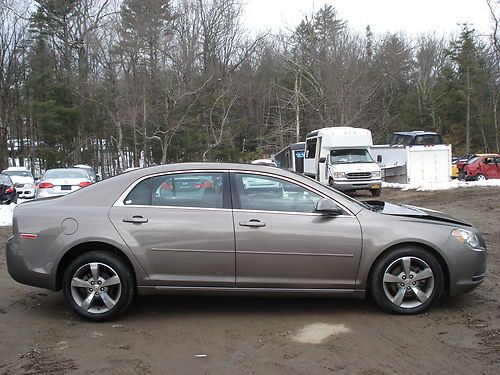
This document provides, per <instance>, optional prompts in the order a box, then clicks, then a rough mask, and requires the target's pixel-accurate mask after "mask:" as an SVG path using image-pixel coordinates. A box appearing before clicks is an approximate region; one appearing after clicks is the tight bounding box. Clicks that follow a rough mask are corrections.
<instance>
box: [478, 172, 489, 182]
mask: <svg viewBox="0 0 500 375" xmlns="http://www.w3.org/2000/svg"><path fill="white" fill-rule="evenodd" d="M487 179H488V177H486V176H485V175H484V174H482V173H479V174H478V175H476V181H485V180H487Z"/></svg>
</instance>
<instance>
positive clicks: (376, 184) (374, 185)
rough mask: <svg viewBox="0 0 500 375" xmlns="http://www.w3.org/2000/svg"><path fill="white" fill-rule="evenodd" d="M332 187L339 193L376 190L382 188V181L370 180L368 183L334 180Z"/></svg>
mask: <svg viewBox="0 0 500 375" xmlns="http://www.w3.org/2000/svg"><path fill="white" fill-rule="evenodd" d="M333 187H334V188H335V189H337V190H341V191H349V190H376V189H381V188H382V181H381V180H370V181H354V180H334V181H333Z"/></svg>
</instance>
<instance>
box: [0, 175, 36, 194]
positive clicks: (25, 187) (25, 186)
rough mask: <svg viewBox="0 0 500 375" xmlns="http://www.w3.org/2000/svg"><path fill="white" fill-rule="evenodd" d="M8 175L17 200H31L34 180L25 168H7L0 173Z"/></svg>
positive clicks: (33, 191)
mask: <svg viewBox="0 0 500 375" xmlns="http://www.w3.org/2000/svg"><path fill="white" fill-rule="evenodd" d="M2 173H3V174H6V175H8V176H9V177H10V178H11V180H12V182H13V183H14V187H15V188H16V191H17V195H18V197H19V198H33V197H34V196H35V179H34V178H33V175H32V174H31V172H30V170H29V169H27V168H26V167H9V168H7V169H5V170H3V171H2Z"/></svg>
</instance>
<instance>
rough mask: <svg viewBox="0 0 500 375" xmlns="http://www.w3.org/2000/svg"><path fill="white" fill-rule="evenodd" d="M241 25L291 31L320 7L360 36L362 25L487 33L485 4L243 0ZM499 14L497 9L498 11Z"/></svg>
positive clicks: (480, 0)
mask: <svg viewBox="0 0 500 375" xmlns="http://www.w3.org/2000/svg"><path fill="white" fill-rule="evenodd" d="M246 3H247V5H246V6H245V11H244V17H243V20H244V23H245V24H246V26H247V27H248V28H249V29H251V30H253V31H257V30H269V29H271V30H272V31H279V30H280V29H286V28H289V29H293V28H294V27H295V26H296V25H297V24H298V23H299V22H300V20H301V19H302V18H303V17H304V15H305V14H310V13H311V12H312V11H313V10H318V9H319V8H321V7H322V6H323V5H324V4H330V5H333V6H334V7H335V9H336V10H337V12H338V15H339V17H340V18H342V19H344V20H346V21H347V22H348V25H349V26H350V27H351V28H353V29H355V30H357V31H360V32H364V30H365V27H366V25H368V24H369V25H370V26H371V28H372V31H373V32H374V33H377V34H384V33H386V32H399V31H403V32H405V33H408V34H417V33H429V32H436V33H438V34H450V33H456V32H457V31H458V30H459V29H460V28H459V26H457V24H462V23H464V22H468V23H470V24H471V25H473V27H474V28H475V29H476V30H477V31H478V32H479V33H481V34H486V33H489V32H490V25H491V23H490V13H489V10H488V6H487V5H486V0H246ZM498 11H500V9H499V10H498Z"/></svg>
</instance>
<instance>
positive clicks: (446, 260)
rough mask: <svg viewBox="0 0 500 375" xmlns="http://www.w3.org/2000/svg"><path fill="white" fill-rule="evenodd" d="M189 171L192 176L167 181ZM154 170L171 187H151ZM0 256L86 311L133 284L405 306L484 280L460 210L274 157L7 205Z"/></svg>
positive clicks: (28, 279) (31, 281)
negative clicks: (416, 202) (405, 199)
mask: <svg viewBox="0 0 500 375" xmlns="http://www.w3.org/2000/svg"><path fill="white" fill-rule="evenodd" d="M195 180H196V181H200V182H201V181H203V182H202V184H203V186H200V187H199V188H191V186H196V185H197V184H198V183H196V184H194V185H192V184H190V185H189V186H190V188H189V189H186V190H184V189H179V191H178V190H177V189H176V188H175V187H176V186H177V185H178V183H179V182H180V183H181V185H182V183H183V182H186V181H195ZM206 181H209V182H210V183H205V182H206ZM165 182H167V183H168V184H169V185H170V186H171V187H172V188H171V189H170V193H169V194H168V195H164V196H158V194H157V191H158V188H159V187H160V186H162V185H163V184H165ZM277 186H279V188H280V189H271V190H272V192H271V193H270V191H269V189H268V187H273V188H274V187H277ZM278 190H279V191H278ZM89 205H91V206H92V207H89ZM7 267H8V270H9V273H10V275H11V276H12V277H13V278H14V279H15V280H17V281H18V282H20V283H24V284H28V285H34V286H37V287H42V288H47V289H52V290H60V289H62V291H63V295H64V297H65V299H66V301H67V303H68V304H69V306H70V308H71V309H72V310H73V311H74V312H76V314H78V315H80V316H82V317H84V318H86V319H89V320H93V321H101V320H106V319H111V318H114V317H116V316H117V315H118V314H120V313H122V312H124V311H125V310H126V309H127V308H128V307H129V305H130V304H131V302H132V299H133V297H134V295H135V294H136V293H140V294H147V293H154V294H158V293H192V292H198V293H203V294H209V293H215V294H221V293H228V294H250V295H255V294H264V295H266V294H267V295H269V294H271V295H274V294H281V295H300V296H303V295H314V296H344V297H346V296H348V297H354V298H363V297H365V295H366V294H367V293H370V294H371V295H372V296H373V298H374V300H375V301H376V302H377V303H378V305H379V306H380V307H382V308H383V309H385V310H386V311H389V312H391V313H398V314H414V313H421V312H423V311H425V310H427V309H428V308H430V307H431V306H432V305H434V304H435V303H436V302H437V301H438V300H439V299H440V298H441V297H442V296H443V295H445V294H446V295H456V294H460V293H464V292H468V291H470V290H472V289H474V288H475V287H477V286H478V285H479V284H481V283H482V281H483V279H484V277H485V270H486V245H485V242H484V240H483V237H482V236H481V235H480V233H479V232H478V230H477V229H475V228H474V227H472V226H471V225H470V224H468V223H467V222H465V221H463V220H461V219H457V218H454V217H451V216H449V215H446V214H443V213H440V212H437V211H433V210H427V209H424V208H418V207H414V206H407V205H395V204H390V203H384V202H381V201H371V202H367V203H362V202H359V201H357V200H355V199H353V198H351V197H349V196H347V195H344V194H343V193H341V192H339V191H337V190H335V189H332V188H330V187H328V186H325V185H323V184H320V183H319V182H317V181H314V180H312V179H310V178H307V177H305V176H302V175H298V174H296V173H293V172H290V171H286V170H283V169H279V168H274V167H267V166H260V165H251V164H220V163H192V164H169V165H161V166H155V167H148V168H141V169H139V170H135V171H130V172H128V173H123V174H120V175H117V176H114V177H112V178H110V179H107V180H104V181H102V182H100V183H98V184H94V185H91V186H89V187H87V188H85V189H81V190H80V191H77V192H75V193H73V194H69V195H66V196H63V197H59V198H56V199H46V200H35V201H30V202H27V203H23V204H21V205H18V206H17V207H16V208H15V209H14V214H13V236H12V237H11V238H10V239H9V240H8V243H7Z"/></svg>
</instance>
